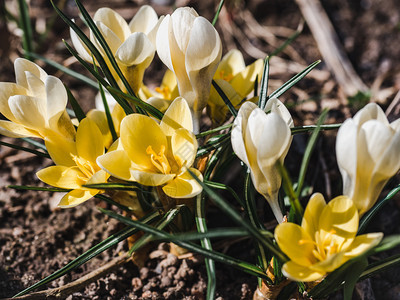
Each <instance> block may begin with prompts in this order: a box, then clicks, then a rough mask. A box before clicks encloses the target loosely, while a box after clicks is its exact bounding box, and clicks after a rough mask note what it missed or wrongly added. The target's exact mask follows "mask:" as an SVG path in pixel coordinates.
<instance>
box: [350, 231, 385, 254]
mask: <svg viewBox="0 0 400 300" xmlns="http://www.w3.org/2000/svg"><path fill="white" fill-rule="evenodd" d="M382 238H383V233H382V232H375V233H367V234H363V235H359V236H357V237H356V238H355V239H354V241H353V243H352V244H351V245H350V247H349V248H348V249H347V250H346V253H345V257H346V258H348V259H351V258H353V257H357V256H359V255H361V254H363V253H365V252H366V251H368V250H369V249H372V248H373V247H375V246H376V245H378V244H379V243H380V241H381V240H382Z"/></svg>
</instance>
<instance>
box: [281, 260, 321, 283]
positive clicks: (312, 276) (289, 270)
mask: <svg viewBox="0 0 400 300" xmlns="http://www.w3.org/2000/svg"><path fill="white" fill-rule="evenodd" d="M282 273H283V275H285V276H286V277H287V278H289V279H291V280H294V281H302V282H310V281H315V280H318V279H321V278H322V277H324V275H325V272H320V271H315V270H311V269H310V268H307V267H304V266H301V265H298V264H296V263H295V262H293V261H288V262H287V263H285V264H284V265H283V266H282Z"/></svg>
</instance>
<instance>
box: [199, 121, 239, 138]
mask: <svg viewBox="0 0 400 300" xmlns="http://www.w3.org/2000/svg"><path fill="white" fill-rule="evenodd" d="M232 126H233V124H232V123H230V124H226V125H222V126H219V127H217V128H214V129H211V130H207V131H203V132H200V133H199V134H196V139H198V138H201V137H204V136H207V135H210V134H213V133H217V132H220V131H222V130H225V129H229V128H231V127H232Z"/></svg>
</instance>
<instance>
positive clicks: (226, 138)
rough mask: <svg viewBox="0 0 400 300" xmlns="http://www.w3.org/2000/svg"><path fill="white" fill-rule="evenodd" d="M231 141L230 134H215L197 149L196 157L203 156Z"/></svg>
mask: <svg viewBox="0 0 400 300" xmlns="http://www.w3.org/2000/svg"><path fill="white" fill-rule="evenodd" d="M230 141H231V137H230V135H229V134H221V135H217V136H213V137H212V138H210V139H209V140H208V142H207V143H206V144H205V145H203V146H201V147H199V148H198V149H197V154H196V157H201V156H203V155H206V154H207V153H209V152H211V151H212V150H214V149H217V148H219V147H221V146H223V145H225V144H227V143H229V142H230Z"/></svg>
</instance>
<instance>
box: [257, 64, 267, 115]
mask: <svg viewBox="0 0 400 300" xmlns="http://www.w3.org/2000/svg"><path fill="white" fill-rule="evenodd" d="M268 81H269V57H267V58H266V59H265V60H264V70H263V75H262V78H261V89H260V98H258V107H260V108H261V109H262V110H264V108H265V105H266V104H267V101H268Z"/></svg>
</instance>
